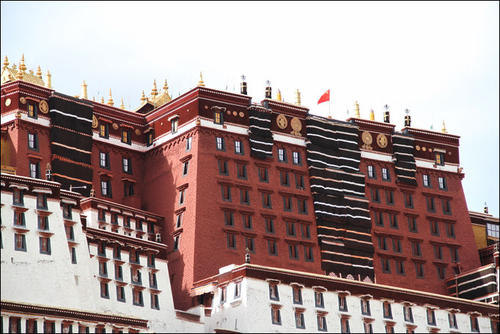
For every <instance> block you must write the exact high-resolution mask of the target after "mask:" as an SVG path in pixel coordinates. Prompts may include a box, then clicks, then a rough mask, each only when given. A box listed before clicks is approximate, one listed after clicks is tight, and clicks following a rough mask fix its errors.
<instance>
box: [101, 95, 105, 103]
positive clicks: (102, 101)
mask: <svg viewBox="0 0 500 334" xmlns="http://www.w3.org/2000/svg"><path fill="white" fill-rule="evenodd" d="M101 103H102V104H104V96H101Z"/></svg>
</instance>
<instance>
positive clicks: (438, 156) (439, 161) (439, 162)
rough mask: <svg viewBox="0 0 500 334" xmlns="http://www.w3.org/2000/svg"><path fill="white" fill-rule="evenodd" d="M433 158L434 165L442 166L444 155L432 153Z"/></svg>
mask: <svg viewBox="0 0 500 334" xmlns="http://www.w3.org/2000/svg"><path fill="white" fill-rule="evenodd" d="M434 157H435V161H436V165H438V166H444V153H442V152H434Z"/></svg>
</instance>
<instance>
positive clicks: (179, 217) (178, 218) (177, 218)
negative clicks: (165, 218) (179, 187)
mask: <svg viewBox="0 0 500 334" xmlns="http://www.w3.org/2000/svg"><path fill="white" fill-rule="evenodd" d="M183 214H184V211H182V212H179V213H178V214H177V215H176V216H175V228H180V227H181V226H182V216H183Z"/></svg>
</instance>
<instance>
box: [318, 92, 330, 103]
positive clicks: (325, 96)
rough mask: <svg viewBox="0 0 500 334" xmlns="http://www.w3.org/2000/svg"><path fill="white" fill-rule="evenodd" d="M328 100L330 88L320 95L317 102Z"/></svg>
mask: <svg viewBox="0 0 500 334" xmlns="http://www.w3.org/2000/svg"><path fill="white" fill-rule="evenodd" d="M326 101H330V90H327V91H326V92H325V94H323V95H321V97H320V98H319V100H318V104H320V103H323V102H326Z"/></svg>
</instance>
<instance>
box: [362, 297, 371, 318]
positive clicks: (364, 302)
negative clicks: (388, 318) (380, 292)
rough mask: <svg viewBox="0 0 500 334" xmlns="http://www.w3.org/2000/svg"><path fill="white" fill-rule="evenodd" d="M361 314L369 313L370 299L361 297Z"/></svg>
mask: <svg viewBox="0 0 500 334" xmlns="http://www.w3.org/2000/svg"><path fill="white" fill-rule="evenodd" d="M361 314H363V315H371V311H370V300H369V299H366V298H362V299H361Z"/></svg>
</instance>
